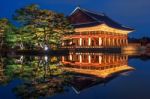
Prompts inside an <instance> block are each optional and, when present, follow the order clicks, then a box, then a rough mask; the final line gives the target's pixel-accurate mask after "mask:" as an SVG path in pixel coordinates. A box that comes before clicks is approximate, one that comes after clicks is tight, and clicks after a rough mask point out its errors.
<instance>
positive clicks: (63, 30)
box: [14, 4, 73, 48]
mask: <svg viewBox="0 0 150 99" xmlns="http://www.w3.org/2000/svg"><path fill="white" fill-rule="evenodd" d="M14 19H15V20H16V21H18V22H20V23H21V26H23V27H26V26H27V27H28V26H29V27H31V28H30V31H32V32H33V34H35V36H34V39H36V41H37V42H36V45H40V46H41V47H42V48H44V47H49V45H50V47H51V48H57V47H59V46H60V45H61V42H62V40H63V36H64V35H65V34H67V33H72V32H73V28H72V26H71V25H70V24H69V22H68V21H67V19H66V18H65V16H64V15H63V14H58V13H56V12H53V11H49V10H43V9H40V8H39V6H38V5H35V4H32V5H29V6H26V7H23V8H21V9H18V10H16V13H15V15H14ZM28 34H31V32H28Z"/></svg>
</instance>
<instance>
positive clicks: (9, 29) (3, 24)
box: [0, 18, 17, 49]
mask: <svg viewBox="0 0 150 99" xmlns="http://www.w3.org/2000/svg"><path fill="white" fill-rule="evenodd" d="M15 30H16V27H15V26H14V25H13V24H12V23H11V22H10V21H9V20H8V19H6V18H2V19H0V39H1V42H0V43H1V48H0V49H2V47H3V45H4V44H5V46H6V45H7V47H12V46H14V44H15V43H16V40H17V37H16V34H15Z"/></svg>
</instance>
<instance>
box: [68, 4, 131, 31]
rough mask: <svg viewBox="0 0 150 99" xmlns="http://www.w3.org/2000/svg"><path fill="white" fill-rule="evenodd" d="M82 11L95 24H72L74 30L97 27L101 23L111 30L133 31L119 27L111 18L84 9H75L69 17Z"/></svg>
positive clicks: (122, 26)
mask: <svg viewBox="0 0 150 99" xmlns="http://www.w3.org/2000/svg"><path fill="white" fill-rule="evenodd" d="M79 10H80V11H82V12H83V13H84V14H86V15H88V16H89V17H91V18H92V19H94V20H95V22H88V23H81V24H73V26H74V27H75V28H79V27H89V26H95V25H99V24H102V23H105V24H106V25H108V26H110V27H112V28H117V29H122V30H129V31H133V30H134V29H132V28H129V27H126V26H124V25H121V24H119V23H117V22H115V21H113V20H112V19H111V18H109V17H108V16H106V15H105V14H103V13H94V12H91V11H88V10H85V9H82V8H80V7H77V8H76V9H75V10H74V11H73V12H72V13H71V15H70V16H69V17H71V16H72V15H73V14H74V13H75V12H76V11H79Z"/></svg>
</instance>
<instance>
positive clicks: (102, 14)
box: [80, 8, 105, 16]
mask: <svg viewBox="0 0 150 99" xmlns="http://www.w3.org/2000/svg"><path fill="white" fill-rule="evenodd" d="M80 9H82V10H84V11H86V12H89V13H92V14H96V15H101V16H105V14H104V13H96V12H94V11H89V10H87V9H83V8H80Z"/></svg>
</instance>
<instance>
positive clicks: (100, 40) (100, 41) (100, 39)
mask: <svg viewBox="0 0 150 99" xmlns="http://www.w3.org/2000/svg"><path fill="white" fill-rule="evenodd" d="M101 45H102V38H101V37H99V46H101Z"/></svg>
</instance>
